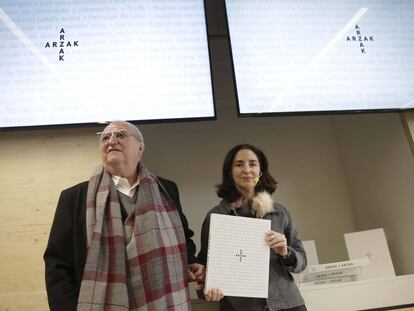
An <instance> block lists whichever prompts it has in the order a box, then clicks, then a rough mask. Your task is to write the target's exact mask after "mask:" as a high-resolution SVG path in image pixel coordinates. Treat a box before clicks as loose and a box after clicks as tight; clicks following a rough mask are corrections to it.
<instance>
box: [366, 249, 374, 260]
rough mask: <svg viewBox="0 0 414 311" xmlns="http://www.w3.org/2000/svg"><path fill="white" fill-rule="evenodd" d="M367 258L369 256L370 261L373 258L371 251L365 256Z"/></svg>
mask: <svg viewBox="0 0 414 311" xmlns="http://www.w3.org/2000/svg"><path fill="white" fill-rule="evenodd" d="M365 256H367V257H368V258H369V259H371V257H372V256H373V255H372V254H371V253H370V252H369V251H368V253H367V254H366V255H365Z"/></svg>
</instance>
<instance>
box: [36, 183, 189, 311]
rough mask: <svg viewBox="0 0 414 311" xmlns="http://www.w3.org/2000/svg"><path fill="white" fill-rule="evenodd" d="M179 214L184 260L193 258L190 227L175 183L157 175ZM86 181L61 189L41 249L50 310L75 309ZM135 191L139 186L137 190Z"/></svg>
mask: <svg viewBox="0 0 414 311" xmlns="http://www.w3.org/2000/svg"><path fill="white" fill-rule="evenodd" d="M158 179H159V180H160V182H161V184H162V185H163V187H164V189H165V190H166V191H167V192H168V195H169V196H170V198H171V199H172V201H173V203H174V205H175V207H176V208H177V211H178V213H179V215H180V218H181V222H182V225H183V229H184V234H185V238H186V245H187V258H188V263H189V264H191V263H194V262H196V258H195V256H194V255H195V244H194V242H193V241H192V239H191V237H192V236H193V235H194V233H193V231H191V230H190V229H189V228H188V222H187V219H186V217H185V215H184V214H183V212H182V208H181V204H180V198H179V193H178V188H177V185H176V184H175V183H174V182H172V181H169V180H166V179H163V178H160V177H158ZM87 190H88V182H87V181H86V182H83V183H80V184H77V185H75V186H73V187H71V188H68V189H66V190H64V191H62V193H61V195H60V198H59V202H58V206H57V209H56V213H55V217H54V220H53V224H52V229H51V231H50V236H49V242H48V245H47V248H46V251H45V253H44V256H43V258H44V260H45V264H46V289H47V296H48V300H49V307H50V310H51V311H76V309H77V304H78V296H79V290H80V285H81V282H82V276H83V269H84V266H85V261H86V255H87V237H86V223H85V218H86V196H87ZM138 191H139V190H138Z"/></svg>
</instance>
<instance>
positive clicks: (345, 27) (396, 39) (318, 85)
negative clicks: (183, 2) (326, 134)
mask: <svg viewBox="0 0 414 311" xmlns="http://www.w3.org/2000/svg"><path fill="white" fill-rule="evenodd" d="M225 4H226V12H227V19H228V26H229V35H230V43H231V51H232V58H233V65H234V74H235V80H236V89H237V98H238V109H239V114H240V115H256V114H283V113H289V114H292V113H312V112H333V111H372V110H404V109H412V108H414V1H412V0H398V1H388V0H372V1H360V0H335V1H333V0H320V1H319V0H318V1H315V0H314V1H294V0H292V1H287V0H273V1H272V0H255V1H253V0H226V1H225Z"/></svg>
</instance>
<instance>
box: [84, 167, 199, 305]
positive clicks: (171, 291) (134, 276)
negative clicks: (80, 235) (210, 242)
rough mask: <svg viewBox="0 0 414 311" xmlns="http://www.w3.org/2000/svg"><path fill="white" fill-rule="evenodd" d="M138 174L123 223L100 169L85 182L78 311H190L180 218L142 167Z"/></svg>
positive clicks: (112, 188) (107, 178) (113, 193)
mask: <svg viewBox="0 0 414 311" xmlns="http://www.w3.org/2000/svg"><path fill="white" fill-rule="evenodd" d="M139 175H140V186H139V191H138V198H137V206H136V208H135V210H134V212H133V213H132V215H130V216H128V218H127V219H126V220H125V223H123V222H122V215H121V206H120V203H119V199H118V193H117V191H116V188H115V185H114V183H113V182H112V179H111V177H110V175H109V173H108V172H107V171H106V170H104V169H103V167H101V166H100V167H98V168H97V169H96V171H95V172H94V174H93V175H92V177H91V178H90V180H89V185H88V194H87V203H86V231H87V240H88V241H87V242H88V254H87V259H86V264H85V269H84V273H83V278H82V284H81V289H80V293H79V301H78V311H85V310H90V311H92V310H93V311H95V310H96V311H97V310H105V311H118V310H119V311H121V310H122V311H124V310H137V311H138V310H157V311H158V310H183V311H185V310H191V304H190V299H189V292H188V280H187V268H186V267H187V258H186V244H185V237H184V231H183V228H182V223H181V220H180V217H179V215H178V212H177V210H176V209H175V208H174V206H173V203H172V201H171V199H170V198H169V196H168V194H167V192H166V191H165V190H164V188H163V187H162V185H161V184H160V182H159V180H158V179H157V178H156V177H155V176H154V175H152V173H150V172H149V171H148V170H147V169H146V168H145V167H144V166H143V165H142V164H141V163H140V164H139ZM160 189H161V190H163V194H161V193H160Z"/></svg>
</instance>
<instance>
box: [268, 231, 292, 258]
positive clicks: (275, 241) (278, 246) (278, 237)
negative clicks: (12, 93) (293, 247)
mask: <svg viewBox="0 0 414 311" xmlns="http://www.w3.org/2000/svg"><path fill="white" fill-rule="evenodd" d="M266 243H267V245H269V247H270V248H271V249H272V250H273V251H274V252H275V253H276V254H278V255H280V256H286V255H287V253H288V250H287V241H286V237H285V235H284V234H282V233H279V232H275V231H272V230H270V231H268V232H267V233H266Z"/></svg>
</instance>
